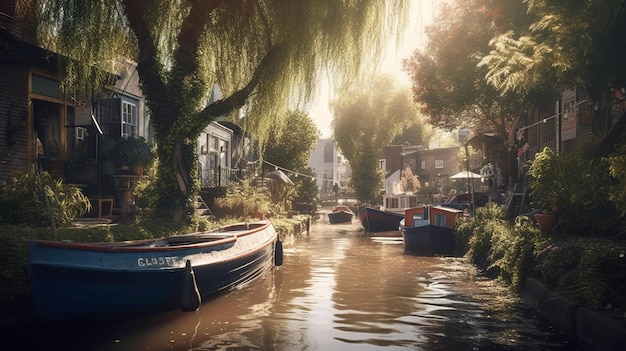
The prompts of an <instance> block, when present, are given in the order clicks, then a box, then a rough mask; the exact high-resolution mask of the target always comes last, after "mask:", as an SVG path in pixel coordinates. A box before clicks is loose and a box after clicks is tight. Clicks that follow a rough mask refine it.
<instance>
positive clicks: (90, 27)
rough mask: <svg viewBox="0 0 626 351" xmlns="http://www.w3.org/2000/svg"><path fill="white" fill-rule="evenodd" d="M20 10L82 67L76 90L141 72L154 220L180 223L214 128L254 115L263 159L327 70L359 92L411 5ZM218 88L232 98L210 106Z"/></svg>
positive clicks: (168, 4)
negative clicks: (149, 131)
mask: <svg viewBox="0 0 626 351" xmlns="http://www.w3.org/2000/svg"><path fill="white" fill-rule="evenodd" d="M19 3H20V6H19V7H20V8H25V9H26V10H25V11H24V13H34V14H36V16H35V18H36V20H37V23H36V25H34V26H33V27H32V28H36V30H37V31H38V33H37V34H39V36H40V38H42V39H44V40H42V41H41V42H43V43H46V44H47V45H49V47H47V49H50V50H52V51H54V52H58V53H59V54H60V55H65V56H66V57H70V58H71V59H72V60H71V61H64V63H66V64H68V65H69V66H68V65H64V66H63V67H60V69H59V74H60V75H61V76H62V78H63V81H64V82H65V83H66V84H64V85H65V86H68V87H77V88H83V89H81V90H84V91H87V92H89V91H90V90H89V89H88V86H89V85H90V83H92V82H93V81H94V77H93V76H92V75H91V74H90V73H89V72H91V71H92V70H93V66H92V65H93V64H94V63H106V64H110V65H111V66H114V67H106V68H107V70H106V71H107V72H111V71H114V72H115V73H118V72H116V71H117V70H116V69H115V68H117V67H115V64H114V63H111V62H115V61H114V59H118V58H120V57H122V58H127V59H130V60H133V61H134V62H136V63H137V72H138V74H139V79H140V81H141V83H142V86H141V88H142V92H143V94H144V95H145V98H146V101H147V108H149V109H150V111H151V116H150V124H151V127H153V131H154V136H155V141H156V145H157V151H158V157H159V159H160V161H161V163H160V166H159V168H158V174H157V182H159V185H158V187H159V190H160V191H159V192H158V193H157V194H158V196H159V197H158V198H157V201H156V206H155V211H156V213H157V215H160V216H168V217H169V218H170V219H171V220H174V221H181V222H184V221H191V220H192V218H193V211H194V208H193V200H195V196H196V195H197V193H198V191H197V187H196V185H195V182H196V180H197V176H196V174H195V173H197V155H195V154H194V153H192V152H189V150H187V147H190V146H192V144H193V146H194V147H195V139H196V138H197V137H198V136H199V134H200V133H201V132H202V130H204V128H205V127H206V126H207V125H209V124H210V123H211V122H212V121H214V120H215V119H216V118H217V117H220V116H226V115H228V114H231V113H233V112H235V113H236V112H237V111H239V110H240V109H243V110H245V112H246V118H245V119H243V122H244V125H243V128H244V130H246V132H248V133H251V134H252V135H254V138H255V140H256V141H258V144H259V145H260V149H261V150H262V149H263V145H264V144H265V142H266V141H268V137H269V131H270V130H272V129H273V128H274V127H275V126H276V125H281V124H282V123H281V119H282V118H283V117H284V116H285V114H283V113H282V112H284V111H285V110H286V109H287V108H288V106H292V105H293V103H294V102H295V103H300V102H306V101H308V100H310V99H311V97H312V95H313V94H314V93H315V92H316V90H317V83H318V82H319V80H320V79H319V78H320V71H321V70H326V72H332V76H333V81H332V82H333V83H334V84H336V85H337V86H339V85H341V84H343V83H345V82H347V81H351V80H353V79H354V77H355V76H356V75H359V74H360V73H361V71H362V68H363V67H364V66H365V64H367V65H370V64H371V63H375V62H378V61H379V60H380V58H379V55H377V54H379V53H380V49H381V48H383V47H384V46H386V45H387V44H388V42H389V40H390V39H391V40H393V39H395V38H394V37H391V38H390V36H389V35H388V33H398V32H399V31H398V29H399V28H400V26H401V25H404V24H406V22H407V20H408V16H409V14H410V11H408V10H407V8H408V6H410V4H409V3H408V2H406V1H400V0H394V1H385V2H381V1H378V0H363V1H359V2H358V3H357V2H351V1H348V2H346V1H330V2H316V1H311V2H309V1H305V2H293V1H275V0H272V1H265V2H263V4H262V5H259V3H257V2H254V1H253V2H249V1H244V2H232V1H231V2H221V1H220V2H214V1H188V0H181V1H174V2H172V1H163V0H155V1H145V2H136V1H119V0H117V1H109V0H106V1H105V0H99V1H87V2H83V1H78V2H74V1H66V0H50V1H46V2H45V3H43V2H38V1H26V0H20V1H19ZM102 38H107V40H102ZM103 65H104V64H103ZM74 68H75V69H74ZM96 71H97V70H96ZM216 83H217V84H219V87H220V90H221V92H222V98H221V99H219V100H217V101H211V100H209V99H207V97H208V96H209V93H210V90H211V89H212V88H213V86H214V85H215V84H216Z"/></svg>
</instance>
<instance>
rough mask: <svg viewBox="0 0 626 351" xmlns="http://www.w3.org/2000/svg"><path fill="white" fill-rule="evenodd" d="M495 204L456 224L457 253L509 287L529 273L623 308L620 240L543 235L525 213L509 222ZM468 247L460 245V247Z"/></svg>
mask: <svg viewBox="0 0 626 351" xmlns="http://www.w3.org/2000/svg"><path fill="white" fill-rule="evenodd" d="M505 216H506V213H505V212H504V211H503V210H502V209H500V208H498V207H496V206H495V205H488V206H486V207H484V208H479V209H477V210H476V214H475V215H474V216H472V217H468V218H465V219H461V220H460V221H458V222H457V225H456V227H455V233H456V237H457V247H459V248H460V250H459V253H463V252H465V257H466V258H467V259H468V260H469V261H471V262H472V263H474V264H476V265H477V266H478V267H480V268H482V269H484V270H486V271H487V273H488V274H491V275H493V276H497V277H498V278H499V279H501V280H502V281H503V282H504V283H506V284H508V285H509V286H510V287H511V288H512V289H515V290H519V289H520V288H522V287H523V283H524V282H523V278H524V277H527V276H535V277H537V278H539V279H541V280H542V281H544V282H545V283H547V284H548V285H551V286H554V287H555V288H556V290H557V291H558V292H559V293H560V294H562V295H563V296H564V297H566V298H569V299H571V300H573V301H576V302H579V303H582V304H586V305H588V306H591V307H596V308H605V307H607V306H612V307H613V308H619V309H626V293H624V292H625V291H626V283H625V282H626V257H625V253H626V244H625V243H624V242H623V241H616V240H609V239H604V238H580V237H572V236H570V235H557V236H554V235H553V236H550V237H548V236H544V235H542V234H541V232H540V231H539V229H538V228H537V227H536V225H535V224H534V223H533V221H532V220H530V219H529V218H527V217H525V216H518V217H517V219H516V221H515V223H510V222H508V221H506V218H505ZM464 244H465V245H468V246H465V245H464Z"/></svg>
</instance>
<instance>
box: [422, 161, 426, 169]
mask: <svg viewBox="0 0 626 351" xmlns="http://www.w3.org/2000/svg"><path fill="white" fill-rule="evenodd" d="M422 169H426V160H422Z"/></svg>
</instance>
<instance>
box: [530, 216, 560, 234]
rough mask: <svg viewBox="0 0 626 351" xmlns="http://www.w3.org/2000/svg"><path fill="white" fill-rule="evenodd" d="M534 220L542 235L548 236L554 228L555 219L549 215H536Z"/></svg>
mask: <svg viewBox="0 0 626 351" xmlns="http://www.w3.org/2000/svg"><path fill="white" fill-rule="evenodd" d="M535 220H536V221H537V225H538V226H539V230H541V232H542V233H543V234H548V233H550V232H551V231H552V229H554V227H555V226H556V222H557V217H556V215H553V214H550V213H536V214H535Z"/></svg>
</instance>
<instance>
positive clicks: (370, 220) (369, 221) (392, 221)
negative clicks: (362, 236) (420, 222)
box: [358, 206, 404, 233]
mask: <svg viewBox="0 0 626 351" xmlns="http://www.w3.org/2000/svg"><path fill="white" fill-rule="evenodd" d="M358 215H359V220H360V221H361V225H362V226H363V229H365V231H367V232H372V233H374V232H388V231H396V230H398V229H399V227H400V221H401V220H402V219H403V218H404V215H402V214H399V213H395V212H390V211H383V210H379V209H376V208H374V207H370V206H365V207H363V208H361V209H360V210H359V213H358Z"/></svg>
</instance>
